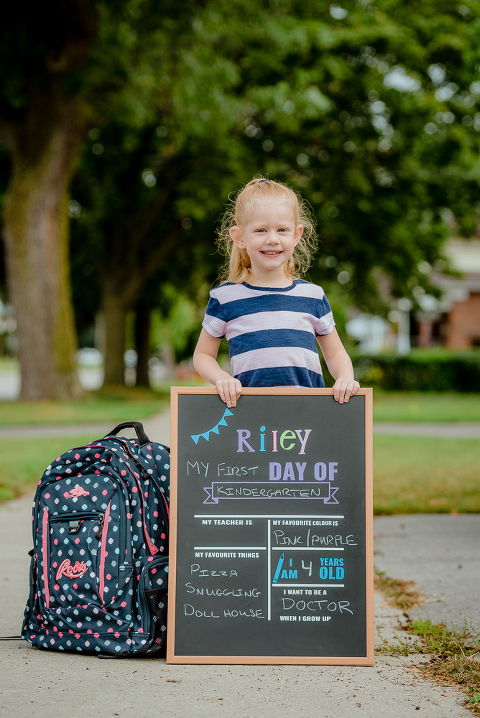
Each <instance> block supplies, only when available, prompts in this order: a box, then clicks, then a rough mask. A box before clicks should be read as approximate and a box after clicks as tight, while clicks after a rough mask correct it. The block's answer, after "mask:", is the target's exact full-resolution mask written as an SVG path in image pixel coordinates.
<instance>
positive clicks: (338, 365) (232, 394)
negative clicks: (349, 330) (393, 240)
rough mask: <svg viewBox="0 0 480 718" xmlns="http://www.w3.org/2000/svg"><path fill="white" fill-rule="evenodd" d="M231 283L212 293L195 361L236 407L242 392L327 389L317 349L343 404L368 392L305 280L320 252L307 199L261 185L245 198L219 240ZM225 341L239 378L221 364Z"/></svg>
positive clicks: (322, 300)
mask: <svg viewBox="0 0 480 718" xmlns="http://www.w3.org/2000/svg"><path fill="white" fill-rule="evenodd" d="M219 239H220V242H221V243H222V244H223V243H224V247H225V249H226V253H227V256H228V257H229V261H228V273H225V277H224V279H225V280H226V281H225V282H224V283H223V284H221V285H220V286H219V287H217V288H216V289H213V290H212V291H211V292H210V300H209V302H208V305H207V309H206V313H205V318H204V320H203V329H202V332H201V334H200V337H199V340H198V343H197V347H196V349H195V353H194V356H193V363H194V366H195V369H196V370H197V372H198V373H199V374H200V375H201V376H203V378H204V379H206V380H207V381H209V382H210V383H211V384H214V385H215V386H216V387H217V390H218V393H219V395H220V397H221V399H222V400H223V401H224V402H225V403H226V404H227V406H228V407H233V406H235V405H236V402H237V399H238V398H239V396H240V394H241V392H242V386H306V387H323V386H325V384H324V381H323V376H322V370H321V367H320V361H319V356H318V351H317V348H316V341H318V344H319V346H320V349H321V351H322V354H323V357H324V359H325V362H326V364H327V367H328V370H329V371H330V373H331V374H332V376H333V377H334V378H335V384H334V386H333V390H334V397H335V400H336V401H338V402H340V403H341V404H342V403H344V402H348V400H349V398H350V397H351V396H353V395H354V394H356V392H357V391H358V389H359V387H360V385H359V383H358V382H357V381H355V379H354V375H353V367H352V362H351V361H350V358H349V356H348V354H347V352H346V351H345V348H344V346H343V344H342V342H341V340H340V337H339V336H338V334H337V331H336V329H335V322H334V320H333V316H332V311H331V309H330V305H329V303H328V300H327V298H326V296H325V293H324V291H323V289H322V288H321V287H319V286H316V285H315V284H311V283H310V282H306V281H305V280H303V279H300V276H301V275H302V274H304V273H305V272H306V270H307V269H308V267H309V265H310V262H311V256H312V254H313V251H314V249H315V248H316V236H315V227H314V223H313V221H312V219H311V218H310V214H309V211H308V209H307V207H306V206H305V203H304V202H303V200H302V198H301V197H299V196H298V195H297V194H296V193H295V192H294V191H293V190H292V189H290V188H289V187H287V186H286V185H284V184H282V183H280V182H274V181H273V180H267V179H254V180H252V181H251V182H249V183H248V184H247V185H246V186H245V187H244V188H243V189H242V190H240V192H239V193H238V195H237V197H236V199H235V201H234V203H232V207H231V208H230V209H229V210H228V211H227V212H226V214H225V216H224V221H223V225H222V228H221V230H220V234H219ZM222 337H226V338H227V340H228V344H229V352H230V360H231V369H232V374H233V376H231V375H230V374H228V372H226V371H224V370H223V369H222V368H221V367H220V365H219V364H218V362H217V353H218V348H219V346H220V342H221V339H222Z"/></svg>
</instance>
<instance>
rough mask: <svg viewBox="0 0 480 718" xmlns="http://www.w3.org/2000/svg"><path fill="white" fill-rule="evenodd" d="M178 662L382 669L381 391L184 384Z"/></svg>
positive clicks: (178, 414)
mask: <svg viewBox="0 0 480 718" xmlns="http://www.w3.org/2000/svg"><path fill="white" fill-rule="evenodd" d="M171 415H172V440H171V443H172V467H171V468H172V471H171V478H172V484H171V501H172V503H171V534H170V556H171V563H170V581H169V622H168V641H167V661H168V662H169V663H304V664H308V663H317V664H351V665H354V664H357V665H372V664H373V536H372V390H371V389H362V390H360V392H359V394H357V395H356V396H355V397H353V398H352V399H350V401H349V402H348V403H347V404H343V405H340V404H338V403H337V402H335V401H334V399H333V392H332V390H331V389H297V388H281V389H244V391H243V394H242V397H241V398H240V400H239V402H238V403H237V406H236V407H235V408H232V409H228V408H227V407H226V405H225V404H223V402H222V401H221V400H220V398H219V396H218V394H217V392H216V391H215V390H214V389H194V388H179V387H173V388H172V394H171Z"/></svg>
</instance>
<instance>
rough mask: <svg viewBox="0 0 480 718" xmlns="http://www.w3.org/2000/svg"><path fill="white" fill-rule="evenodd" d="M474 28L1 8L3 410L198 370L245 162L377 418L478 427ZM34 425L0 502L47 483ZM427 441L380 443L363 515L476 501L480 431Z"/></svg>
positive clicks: (104, 393)
mask: <svg viewBox="0 0 480 718" xmlns="http://www.w3.org/2000/svg"><path fill="white" fill-rule="evenodd" d="M479 39H480V13H479V12H478V4H477V3H476V2H474V1H473V0H465V1H464V2H460V3H458V2H450V1H449V0H435V1H434V0H423V2H421V3H420V2H413V1H409V0H339V2H338V3H337V2H333V3H332V2H323V1H322V0H315V1H313V0H302V2H299V0H267V1H266V2H265V1H264V2H259V0H241V1H240V0H229V2H225V0H201V1H200V2H199V1H198V0H195V1H193V0H184V1H183V2H172V1H171V0H115V1H113V0H69V1H67V0H54V1H52V2H50V3H47V4H43V5H39V4H37V5H36V6H33V7H31V8H29V10H28V11H25V9H24V7H23V6H21V5H20V4H18V5H17V6H15V5H14V6H13V7H12V8H10V11H9V19H8V21H6V22H4V23H2V25H1V26H0V69H1V76H2V82H1V85H0V219H1V222H2V233H1V234H2V238H1V240H0V243H1V245H0V398H4V399H5V398H9V399H15V398H18V397H20V399H21V400H22V401H20V402H16V403H12V402H11V401H9V402H0V424H3V425H6V424H15V425H18V426H21V425H22V424H28V423H41V424H44V423H49V422H50V423H65V422H72V423H82V422H85V421H103V420H105V421H107V420H108V421H110V420H113V421H116V419H117V417H119V416H120V417H121V416H122V414H123V412H128V416H129V418H139V417H142V416H147V415H149V414H151V413H153V412H154V411H155V410H156V409H158V408H161V407H162V406H166V393H165V390H166V388H168V384H169V383H171V382H172V381H175V382H181V381H186V382H187V383H192V382H195V381H198V377H196V376H195V375H194V373H193V372H192V369H191V363H190V358H191V355H192V352H193V348H194V345H195V341H196V338H197V336H198V333H199V329H200V323H201V319H202V316H203V311H204V307H205V305H206V301H207V298H208V291H209V289H210V287H211V286H212V285H213V284H214V282H215V278H216V276H217V269H218V265H219V264H220V263H221V261H222V258H221V256H220V255H219V254H218V253H217V251H216V247H215V232H216V228H217V226H218V219H219V217H220V216H221V214H222V212H223V211H224V209H225V205H226V204H227V202H228V200H229V197H230V196H231V194H232V192H234V191H235V190H236V189H238V188H239V186H241V185H242V184H243V183H245V182H247V181H249V180H250V179H251V178H252V177H253V176H255V175H258V174H262V175H267V176H269V177H271V178H274V179H278V180H281V181H283V182H286V183H288V184H289V185H291V186H292V187H294V188H295V189H297V190H299V191H300V192H301V194H302V195H303V196H304V197H305V198H306V199H307V200H308V201H309V202H310V204H311V206H312V208H313V212H314V214H315V216H316V219H317V223H318V232H319V236H320V240H321V244H320V251H319V253H318V256H317V257H316V258H315V262H314V264H313V266H312V267H311V270H310V273H309V277H308V278H309V279H311V280H312V281H314V282H317V283H320V284H322V286H323V287H324V288H325V290H326V292H327V294H328V296H329V299H330V301H331V304H332V306H333V309H334V313H335V317H336V320H337V324H338V326H339V330H340V333H341V335H342V337H343V338H344V339H345V342H346V344H347V348H348V349H349V351H350V352H351V353H352V354H353V356H354V360H355V365H356V367H357V372H358V376H359V379H360V381H361V382H362V384H363V385H364V386H374V387H378V388H379V389H380V392H379V393H377V395H376V400H375V405H376V409H375V411H376V419H377V420H378V421H382V420H395V419H400V420H407V421H411V420H417V421H431V420H440V421H442V420H450V421H457V422H458V421H461V420H468V421H478V420H479V416H478V403H477V399H478V396H477V395H476V394H474V393H472V392H478V391H480V357H479V354H480V352H479V346H480V239H479V232H478V226H479V212H480V196H479V187H480V162H479V158H480V152H479V150H480V49H479V48H480V43H479ZM412 347H413V350H412ZM79 350H80V351H79ZM223 353H224V360H225V361H228V358H227V357H226V348H223ZM327 385H328V381H327ZM12 387H13V388H12ZM101 387H102V388H101ZM92 389H94V390H96V393H95V394H91V392H90V391H89V390H92ZM152 390H153V391H152ZM392 391H396V392H399V391H407V392H410V394H409V395H401V394H398V393H397V394H392V393H385V392H392ZM425 391H430V392H431V391H434V392H446V393H447V395H448V396H446V397H443V399H442V398H441V397H440V395H438V394H434V395H432V396H430V397H426V395H425V394H419V393H418V392H425ZM414 392H417V393H414ZM454 392H457V393H458V392H460V393H461V394H462V395H463V396H460V395H458V394H457V393H454ZM53 400H61V403H58V401H53ZM162 401H163V402H164V403H163V404H162V403H161V402H162ZM32 402H35V403H32ZM127 406H128V409H127V408H126V407H127ZM412 407H414V408H413V409H412ZM90 438H91V437H90ZM37 441H38V445H36V444H35V443H34V442H33V440H32V441H31V442H29V445H30V447H31V452H30V453H31V454H32V456H33V455H34V456H36V457H37V463H32V462H31V461H30V459H29V457H28V455H27V454H28V452H26V451H20V449H19V446H17V445H14V442H13V443H12V440H7V439H2V440H1V441H0V444H2V446H1V451H2V456H5V457H7V455H8V456H11V457H12V458H11V459H8V460H7V459H5V465H4V474H5V476H4V477H3V478H2V477H0V484H1V486H6V485H7V483H8V482H10V483H9V487H7V488H5V492H6V493H4V494H3V497H4V498H8V497H11V496H12V495H14V494H15V493H17V492H18V491H21V488H19V487H20V484H21V481H24V480H25V481H26V482H27V484H28V486H30V484H31V482H32V481H33V480H34V477H35V475H36V477H37V478H38V471H39V468H40V467H39V465H38V461H39V458H38V457H39V456H40V454H41V446H40V444H41V440H37ZM59 441H60V439H59ZM395 441H396V442H397V443H396V444H395V445H394V444H393V443H392V442H395ZM429 441H431V442H433V444H432V445H431V447H430V449H429V450H428V451H427V450H426V449H424V448H422V446H421V444H420V443H419V442H420V439H418V441H417V443H415V441H413V440H410V441H409V440H407V439H406V438H402V439H401V438H399V437H379V438H378V439H377V440H376V466H377V472H378V477H379V479H378V482H377V484H376V486H377V489H376V491H377V498H376V510H378V511H380V512H390V511H401V510H427V511H431V510H441V511H445V510H462V511H465V510H476V511H478V510H480V506H478V504H477V499H475V498H474V497H475V496H477V497H478V495H479V494H480V492H479V491H478V489H479V488H480V486H479V485H478V484H479V480H478V479H477V475H478V471H477V470H476V468H474V467H476V465H478V461H477V462H476V464H475V460H474V457H475V455H477V456H478V444H479V442H478V441H475V440H471V442H470V441H469V442H465V441H464V442H463V444H462V446H463V447H464V451H462V452H461V453H462V457H463V458H462V461H461V462H459V461H457V462H456V463H455V464H453V463H452V464H450V463H449V461H450V459H449V457H451V456H452V449H451V446H453V443H451V442H445V441H443V440H441V439H431V440H429ZM402 442H403V443H402ZM435 442H436V443H435ZM60 443H61V441H60ZM467 443H469V447H467ZM69 444H71V439H68V437H67V438H66V439H65V440H63V445H64V446H65V448H68V445H69ZM470 444H471V446H470ZM63 445H62V446H63ZM395 447H396V448H395ZM60 448H61V447H60ZM467 449H468V450H467ZM59 450H60V449H59ZM442 452H443V453H442ZM475 452H477V454H475ZM49 453H51V451H50V450H49ZM20 454H21V455H22V456H23V457H24V462H23V464H22V466H20V463H21V462H20V459H19V456H20ZM392 456H398V457H399V460H398V461H396V460H395V461H393V462H392ZM427 457H428V460H427ZM44 458H45V461H43V455H42V462H41V463H42V464H44V463H47V462H48V461H49V457H47V456H45V457H44ZM400 459H401V460H400ZM452 461H453V460H452ZM432 462H433V463H432ZM435 462H436V463H435ZM27 464H28V466H29V467H30V468H28V467H27ZM467 464H468V465H467ZM7 465H8V467H7ZM393 465H395V466H396V467H397V468H395V471H394V470H393V469H392V466H393ZM434 466H437V468H438V471H437V469H434V468H432V467H434ZM13 467H17V468H15V469H14V468H13ZM422 467H423V468H422ZM427 467H429V468H427ZM462 467H463V468H462ZM397 469H398V470H397ZM446 471H447V472H449V474H448V475H449V477H450V478H449V480H448V481H447V480H446V478H445V472H446ZM417 474H419V475H422V476H424V478H425V481H426V483H425V486H424V491H423V494H422V496H416V495H415V492H413V493H412V491H413V489H412V488H411V486H412V485H413V484H412V483H411V481H413V483H415V481H414V480H413V479H411V477H412V476H414V475H415V476H417ZM7 475H8V476H7ZM12 477H14V478H12ZM20 477H23V478H22V479H20ZM387 477H390V484H389V483H388V481H387ZM409 477H410V478H409ZM432 477H433V478H432ZM427 479H428V481H427ZM450 480H451V481H450ZM402 481H403V482H404V483H405V482H406V483H405V487H404V488H405V490H402V491H398V487H399V486H400V485H402V484H401V482H402ZM431 481H433V482H434V483H433V484H432V483H431ZM5 482H6V483H5ZM399 482H400V484H399ZM409 482H410V483H409ZM451 482H453V483H451ZM407 484H408V485H407ZM417 484H418V482H417ZM460 484H462V486H463V487H464V488H463V489H462V491H463V494H462V497H460V493H459V491H458V486H459V485H460ZM385 486H389V488H388V491H387V494H388V496H386V495H383V494H382V493H381V492H382V491H383V487H385ZM435 487H436V488H435ZM449 487H450V488H449ZM2 490H3V489H2ZM439 492H440V493H439ZM442 492H443V493H442ZM397 494H401V495H402V496H403V499H404V500H403V499H402V500H400V501H399V500H397V499H398V495H397ZM444 494H445V495H444ZM435 496H436V497H437V498H438V499H439V501H436V499H435ZM405 497H406V498H405ZM408 497H410V498H408ZM412 497H413V498H412ZM432 497H433V498H432ZM440 499H441V501H440ZM432 501H433V503H432ZM435 501H436V503H435ZM429 502H430V503H429Z"/></svg>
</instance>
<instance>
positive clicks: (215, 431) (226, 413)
mask: <svg viewBox="0 0 480 718" xmlns="http://www.w3.org/2000/svg"><path fill="white" fill-rule="evenodd" d="M227 416H233V411H230V409H228V408H227V409H225V411H224V412H223V416H222V418H221V419H220V421H219V422H218V423H217V424H215V426H214V427H213V428H212V429H209V430H208V431H205V432H203V433H202V434H191V437H192V439H193V441H194V442H195V444H198V442H199V440H200V437H202V438H204V439H205V441H209V440H210V434H219V433H220V427H221V426H228V424H227V422H226V417H227Z"/></svg>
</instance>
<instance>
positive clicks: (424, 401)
mask: <svg viewBox="0 0 480 718" xmlns="http://www.w3.org/2000/svg"><path fill="white" fill-rule="evenodd" d="M373 419H374V421H480V395H479V394H456V393H451V394H449V393H438V394H436V393H434V392H422V393H420V392H412V393H410V392H401V393H400V392H383V391H379V390H375V391H374V392H373Z"/></svg>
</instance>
